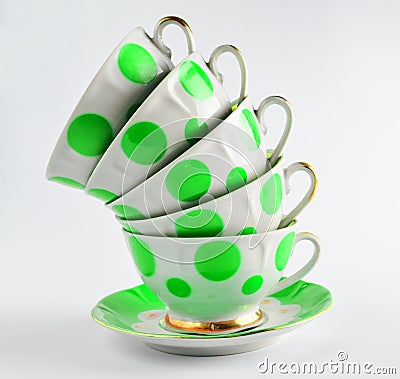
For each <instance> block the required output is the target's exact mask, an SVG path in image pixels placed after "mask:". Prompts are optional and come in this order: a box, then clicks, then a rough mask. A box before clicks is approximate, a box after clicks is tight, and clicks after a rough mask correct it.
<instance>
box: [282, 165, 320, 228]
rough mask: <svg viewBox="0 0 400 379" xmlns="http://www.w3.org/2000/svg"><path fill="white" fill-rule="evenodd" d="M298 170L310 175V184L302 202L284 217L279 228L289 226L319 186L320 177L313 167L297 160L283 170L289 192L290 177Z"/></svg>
mask: <svg viewBox="0 0 400 379" xmlns="http://www.w3.org/2000/svg"><path fill="white" fill-rule="evenodd" d="M298 171H304V172H306V173H307V174H308V176H309V177H310V186H309V187H308V190H307V192H306V193H305V195H304V196H303V198H302V199H301V200H300V202H299V203H298V204H297V205H296V206H295V207H294V208H293V209H292V210H291V211H290V212H289V213H288V214H287V215H286V216H285V217H284V218H283V219H282V221H281V222H280V224H279V227H278V228H279V229H281V228H285V227H286V226H288V225H289V224H290V223H291V222H292V221H293V220H294V219H295V218H296V217H297V216H298V215H299V214H300V212H301V211H302V210H303V209H304V207H305V206H306V205H307V204H308V203H309V202H310V201H311V200H312V199H313V197H314V195H315V191H316V190H317V187H318V178H317V174H316V173H315V171H314V169H313V167H312V166H311V165H310V164H308V163H306V162H296V163H292V164H291V165H290V166H289V167H287V168H285V169H284V170H283V175H284V178H285V183H286V193H287V194H288V193H289V192H290V186H289V181H290V178H291V176H292V175H293V174H294V173H295V172H298Z"/></svg>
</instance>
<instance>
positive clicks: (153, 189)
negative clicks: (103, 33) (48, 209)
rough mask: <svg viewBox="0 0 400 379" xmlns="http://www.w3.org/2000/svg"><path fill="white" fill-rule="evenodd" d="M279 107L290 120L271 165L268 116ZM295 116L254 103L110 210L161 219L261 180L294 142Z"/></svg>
mask: <svg viewBox="0 0 400 379" xmlns="http://www.w3.org/2000/svg"><path fill="white" fill-rule="evenodd" d="M274 104H277V105H279V106H281V107H282V108H283V109H284V111H285V114H286V123H285V128H284V130H283V133H282V137H281V139H280V141H279V143H278V145H277V149H278V150H277V149H275V150H274V151H273V153H272V156H271V158H270V160H269V161H267V160H266V155H267V147H266V142H265V132H266V128H265V127H264V126H263V121H262V120H263V116H264V114H265V111H266V110H267V108H269V107H270V106H271V105H274ZM291 126H292V110H291V107H290V104H289V103H288V102H287V100H285V99H283V98H282V97H279V96H271V97H267V98H266V99H264V100H263V101H262V102H261V104H260V106H259V109H258V110H257V111H255V110H254V109H253V106H252V104H251V102H250V99H249V98H246V99H245V100H243V101H242V102H241V103H240V104H239V105H238V107H237V108H236V109H235V110H234V111H233V112H232V113H231V114H230V115H229V116H228V117H227V118H226V119H225V120H224V121H222V122H221V123H220V124H218V126H217V127H216V128H215V129H214V130H212V131H211V132H210V133H209V134H207V135H206V136H205V137H203V138H202V139H200V141H199V142H197V143H196V144H195V145H194V146H193V147H192V148H190V149H189V150H187V151H185V152H184V153H183V154H182V155H180V156H179V157H178V158H176V159H175V160H174V161H173V162H171V163H170V164H168V165H167V166H166V167H164V168H163V169H162V170H160V171H158V172H157V173H155V174H154V175H153V176H152V177H151V178H149V179H147V180H145V181H144V182H143V183H142V184H140V185H138V186H137V187H135V188H134V189H132V190H131V191H129V192H127V193H125V194H124V195H122V196H121V197H120V198H118V199H117V200H115V201H113V202H111V203H109V204H108V207H109V208H110V209H111V210H113V211H114V212H115V213H116V214H117V215H119V216H121V217H123V218H129V219H132V218H149V217H157V216H161V215H164V214H169V213H172V212H177V211H179V210H182V209H186V208H190V207H193V206H195V205H198V204H199V201H200V202H201V201H202V199H206V198H207V196H210V195H212V197H219V196H222V195H224V194H226V193H227V192H230V191H233V190H235V189H237V188H239V187H241V186H242V185H244V184H246V183H247V182H251V181H252V180H253V179H255V178H256V177H258V176H260V175H262V174H263V173H264V172H265V171H266V169H268V168H269V167H270V166H271V164H272V165H273V164H275V163H276V158H275V157H279V156H280V153H281V152H282V150H283V147H284V145H285V143H286V140H287V138H288V136H289V132H290V129H291Z"/></svg>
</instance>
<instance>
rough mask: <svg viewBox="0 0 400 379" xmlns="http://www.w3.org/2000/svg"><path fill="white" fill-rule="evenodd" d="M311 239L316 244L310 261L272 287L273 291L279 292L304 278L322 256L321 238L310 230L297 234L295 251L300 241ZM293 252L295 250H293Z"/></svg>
mask: <svg viewBox="0 0 400 379" xmlns="http://www.w3.org/2000/svg"><path fill="white" fill-rule="evenodd" d="M304 240H305V241H310V242H311V243H312V244H313V245H314V253H313V255H312V257H311V258H310V259H309V261H308V262H307V263H306V264H305V265H304V266H303V267H302V268H301V269H299V270H298V271H296V272H295V273H294V274H293V275H290V276H289V277H287V278H285V279H283V280H281V281H280V282H278V283H277V284H276V285H275V287H274V288H273V289H272V292H271V294H272V293H275V292H278V291H281V290H283V289H284V288H286V287H289V286H291V285H292V284H294V283H296V282H297V281H298V280H300V279H301V278H303V277H304V276H306V275H307V274H308V273H309V272H310V271H311V270H312V268H313V267H314V266H315V264H316V263H317V261H318V258H319V256H320V253H321V244H320V242H319V239H318V237H317V236H315V235H314V234H312V233H309V232H300V233H298V234H297V235H296V239H295V242H294V246H293V251H294V249H295V248H296V245H297V244H298V243H299V242H300V241H304ZM292 254H293V252H292Z"/></svg>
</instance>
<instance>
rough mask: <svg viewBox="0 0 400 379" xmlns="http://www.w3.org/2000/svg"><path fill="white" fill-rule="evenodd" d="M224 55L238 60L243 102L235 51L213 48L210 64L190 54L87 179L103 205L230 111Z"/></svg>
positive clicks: (239, 57) (241, 60) (244, 77)
mask: <svg viewBox="0 0 400 379" xmlns="http://www.w3.org/2000/svg"><path fill="white" fill-rule="evenodd" d="M223 53H231V54H233V55H234V56H235V57H236V59H237V60H238V62H239V64H240V67H241V75H242V86H241V92H240V100H242V99H243V98H244V97H245V95H246V91H247V85H246V83H247V71H246V64H245V61H244V58H243V56H242V54H241V53H240V51H239V50H238V49H237V48H235V47H233V46H230V45H223V46H220V47H218V48H216V49H215V50H214V52H213V53H212V54H211V57H210V61H209V63H206V62H205V61H204V59H203V58H202V56H201V55H200V54H199V53H198V52H195V53H192V54H190V55H189V56H188V57H187V58H185V59H184V60H183V61H182V62H181V63H180V64H179V65H178V66H177V67H176V68H175V69H174V70H172V71H171V72H170V73H169V74H168V76H167V77H166V78H165V79H164V80H163V81H162V82H161V83H160V84H159V85H158V87H157V88H156V89H155V90H154V91H153V92H152V93H151V95H150V96H149V97H148V98H147V99H146V100H145V102H144V103H143V104H142V106H141V107H140V108H139V109H138V110H137V111H136V112H135V113H134V114H133V116H132V117H131V119H130V120H129V121H128V122H127V124H126V125H125V126H124V127H123V129H122V130H121V131H120V133H119V134H118V136H117V137H116V138H115V140H114V141H113V143H112V144H111V145H110V147H109V149H108V150H107V152H106V153H105V154H104V156H103V158H102V159H101V160H100V162H99V164H98V165H97V166H96V168H95V170H94V172H93V174H92V176H91V177H90V180H89V182H88V184H87V186H86V191H87V192H88V193H89V194H91V195H94V196H98V195H99V194H100V195H102V194H107V195H108V196H107V198H105V197H103V196H98V197H100V198H101V199H102V200H106V202H110V201H111V200H113V199H116V198H117V197H119V196H120V195H122V194H125V193H126V192H128V191H129V190H131V189H132V188H134V187H136V186H137V185H139V184H140V183H142V182H143V181H144V180H145V179H146V178H147V177H149V176H151V175H153V174H154V173H155V172H157V171H158V170H160V169H161V168H163V167H164V166H165V165H167V164H168V163H169V162H171V161H172V160H173V159H174V158H176V157H177V156H178V155H180V154H181V153H183V152H184V151H185V150H187V149H188V148H190V146H191V144H192V140H193V138H199V137H202V136H203V135H204V134H205V133H206V132H208V131H210V130H212V129H213V128H214V127H215V126H216V125H217V124H218V123H219V122H221V120H223V119H224V118H225V117H226V116H227V115H228V114H229V113H230V112H231V106H230V101H229V99H228V96H227V94H226V92H225V90H224V88H223V86H222V84H221V83H222V82H220V81H219V80H222V79H221V76H220V74H219V72H218V71H217V69H216V61H217V60H218V58H219V56H220V55H221V54H223ZM196 120H201V124H200V125H198V124H197V121H196ZM187 133H189V137H188V138H186V137H187ZM107 200H108V201H107Z"/></svg>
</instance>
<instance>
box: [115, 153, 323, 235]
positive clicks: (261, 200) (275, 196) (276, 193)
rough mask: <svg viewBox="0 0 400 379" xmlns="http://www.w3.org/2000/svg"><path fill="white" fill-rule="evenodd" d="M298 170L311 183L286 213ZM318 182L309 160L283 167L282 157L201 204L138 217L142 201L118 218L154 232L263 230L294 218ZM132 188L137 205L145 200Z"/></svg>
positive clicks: (134, 229)
mask: <svg viewBox="0 0 400 379" xmlns="http://www.w3.org/2000/svg"><path fill="white" fill-rule="evenodd" d="M298 171H303V172H305V173H306V174H307V175H308V176H309V177H310V185H309V188H308V189H307V191H306V193H305V195H304V196H303V198H302V199H301V200H300V201H299V203H298V204H297V205H296V206H295V207H294V208H293V209H292V210H291V211H290V212H289V213H288V214H287V215H286V216H285V217H283V211H284V209H285V206H284V205H285V202H286V198H287V196H288V193H289V191H290V187H289V183H290V178H291V176H292V175H293V174H294V173H296V172H298ZM317 183H318V180H317V177H316V174H315V172H314V170H313V168H312V167H311V166H310V165H309V164H308V163H304V162H297V163H293V164H291V165H290V166H289V167H287V168H284V167H283V162H282V159H280V160H279V161H278V163H277V164H276V165H275V166H274V167H273V168H272V169H271V170H269V171H268V172H266V173H265V174H264V175H261V176H260V177H259V178H257V179H254V180H253V181H252V182H251V183H249V184H247V185H245V186H242V187H240V188H238V189H236V190H234V191H232V192H230V193H228V194H225V195H223V196H221V197H219V198H216V199H212V200H210V201H206V202H203V203H201V204H200V205H196V206H193V207H191V208H188V209H186V210H183V211H179V212H175V213H170V214H168V215H164V216H160V217H153V218H148V219H135V218H137V217H142V216H140V214H142V212H144V213H146V211H147V209H146V208H145V207H146V204H143V206H141V207H140V208H139V209H138V208H134V211H133V213H130V214H129V211H131V212H132V209H131V208H126V209H124V210H125V211H126V213H125V214H126V215H127V216H132V217H128V219H125V218H124V217H119V216H117V218H116V219H117V221H118V222H119V223H120V224H121V225H122V226H123V227H124V229H125V230H126V231H128V232H132V233H137V234H144V235H151V236H170V237H212V236H234V235H239V234H255V233H263V232H267V231H272V230H276V229H277V228H278V226H279V225H280V224H281V226H285V225H288V224H289V223H290V222H291V221H293V219H294V218H295V217H297V216H298V215H299V214H300V213H301V211H302V210H303V209H304V207H305V206H306V205H307V204H308V203H309V202H310V201H311V199H312V198H313V196H314V193H315V191H316V187H317ZM138 188H139V187H138ZM133 192H135V193H136V197H135V204H136V205H137V206H138V204H140V203H141V200H142V197H141V193H140V191H133ZM135 216H136V217H135ZM130 218H133V219H130ZM282 218H283V220H282Z"/></svg>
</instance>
